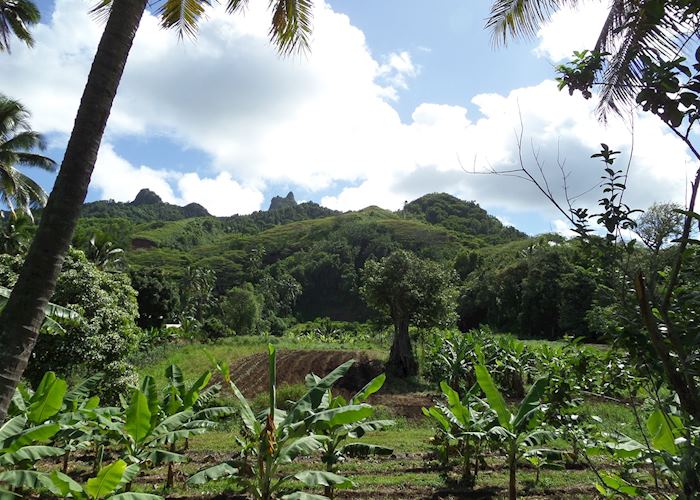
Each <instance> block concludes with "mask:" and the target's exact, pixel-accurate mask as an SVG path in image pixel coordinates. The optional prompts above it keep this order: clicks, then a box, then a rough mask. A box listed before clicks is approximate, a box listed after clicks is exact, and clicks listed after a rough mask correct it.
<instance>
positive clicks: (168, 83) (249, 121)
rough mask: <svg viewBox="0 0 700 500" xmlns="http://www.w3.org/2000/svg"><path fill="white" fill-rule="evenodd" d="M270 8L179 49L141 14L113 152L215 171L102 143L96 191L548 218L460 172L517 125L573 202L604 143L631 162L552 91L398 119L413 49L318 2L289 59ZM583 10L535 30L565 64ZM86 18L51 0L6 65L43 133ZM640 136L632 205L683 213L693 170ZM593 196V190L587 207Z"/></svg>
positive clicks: (64, 102)
mask: <svg viewBox="0 0 700 500" xmlns="http://www.w3.org/2000/svg"><path fill="white" fill-rule="evenodd" d="M265 4H266V2H251V5H250V9H249V10H248V11H247V13H246V15H245V16H235V17H232V16H229V15H226V14H225V12H223V9H222V8H216V9H211V10H209V12H208V18H207V20H206V21H204V22H203V23H202V25H201V30H200V35H199V38H198V40H197V41H196V42H195V43H192V42H188V41H185V42H178V40H177V37H176V36H175V34H174V33H172V32H165V31H162V30H161V29H160V28H159V26H158V23H157V20H156V19H155V18H154V17H153V16H152V15H150V14H147V15H145V16H144V19H143V21H142V25H141V28H140V30H139V32H138V34H137V37H136V42H135V45H134V48H133V50H132V54H131V57H130V60H129V63H128V65H127V68H126V72H125V75H124V78H123V81H122V85H121V87H120V91H119V94H118V96H117V100H116V103H115V107H114V109H113V112H112V115H111V118H110V123H109V128H108V136H107V140H108V141H109V140H110V139H111V138H114V137H116V136H119V138H120V139H124V138H129V137H130V136H135V137H140V136H147V137H148V136H153V135H165V136H167V137H168V138H169V139H170V140H171V141H174V142H176V143H177V144H178V145H180V146H182V147H185V148H187V147H189V148H196V149H198V150H201V151H204V152H205V153H207V154H208V155H209V157H210V158H211V164H210V165H201V166H200V167H202V168H203V169H206V172H207V174H206V175H203V174H202V173H201V172H202V171H200V172H199V173H196V172H195V169H194V168H193V169H192V172H191V173H188V174H183V173H180V172H174V171H168V170H157V169H153V168H149V167H147V166H139V167H136V166H134V165H131V164H129V163H128V162H126V161H125V160H123V159H122V158H120V157H119V155H118V154H117V153H116V152H115V151H114V149H113V148H112V147H110V146H109V145H105V146H103V148H102V151H101V153H100V161H99V162H98V167H97V170H96V172H95V176H94V182H93V185H94V187H96V188H98V189H99V190H100V192H101V193H102V195H103V196H104V197H107V198H115V199H120V200H130V199H133V197H134V196H135V194H136V192H138V190H139V189H140V188H143V187H150V188H151V189H154V190H155V191H156V192H158V194H160V196H161V197H163V198H164V199H166V200H168V201H173V202H198V203H201V204H202V205H204V206H205V207H207V208H208V209H209V210H210V211H212V212H213V213H217V214H222V215H229V214H231V213H233V212H235V211H240V212H249V211H251V210H255V209H257V208H260V205H261V203H262V198H263V197H262V194H261V192H262V191H263V190H264V189H265V187H266V186H267V185H269V184H272V183H274V184H277V185H289V186H290V187H292V188H296V187H297V186H298V187H301V188H303V189H305V190H308V191H311V192H314V191H316V192H320V191H326V192H330V193H331V194H330V195H328V196H326V197H325V198H324V199H323V200H322V201H323V203H325V204H327V205H329V206H331V207H333V208H337V209H341V210H348V209H357V208H363V207H364V206H367V205H371V204H376V205H380V206H382V207H386V208H393V209H396V208H400V207H401V206H402V205H403V202H404V201H405V200H411V199H413V198H415V197H416V196H420V195H422V194H424V193H426V192H431V191H448V192H451V193H452V194H455V195H457V196H461V197H463V198H466V199H473V200H477V201H478V202H479V203H481V204H482V205H484V206H485V207H487V208H489V209H492V208H503V209H505V210H508V211H509V213H516V212H519V211H520V212H522V211H525V210H527V211H530V212H532V211H537V210H539V211H541V212H542V214H543V217H545V218H546V219H548V220H553V219H555V218H556V217H557V215H556V214H555V213H554V212H553V211H552V210H551V207H549V206H548V205H547V203H546V202H545V201H544V200H543V198H542V196H541V195H540V194H539V193H538V192H537V190H536V189H535V188H534V187H533V186H531V185H529V184H527V183H524V182H523V181H520V180H518V179H513V178H509V177H492V176H478V175H469V174H467V173H465V172H464V171H463V170H462V167H464V168H466V169H471V168H472V167H474V168H476V169H481V170H483V169H484V168H488V167H489V166H492V167H495V168H512V167H513V166H516V165H517V158H518V151H517V148H516V146H515V135H516V133H517V132H518V129H519V126H520V125H519V124H520V121H521V118H522V122H523V123H524V126H525V135H524V157H525V159H526V161H527V162H528V164H530V165H532V154H531V148H532V147H534V148H536V149H538V150H539V151H540V158H541V159H542V160H543V161H545V166H544V169H545V171H546V172H547V173H548V175H549V176H550V177H549V178H550V179H553V181H552V182H553V189H554V190H555V191H556V190H559V189H560V186H559V184H560V182H559V181H558V180H557V179H558V177H557V176H558V175H559V174H558V172H559V171H558V167H557V166H556V163H555V160H556V158H557V153H558V152H559V153H560V156H561V157H562V158H566V160H567V168H568V169H570V170H571V171H572V175H571V177H570V183H571V187H572V190H573V191H584V190H586V189H588V188H589V187H590V186H591V185H593V184H595V183H596V182H597V181H598V178H599V175H600V171H601V170H600V168H599V166H598V163H597V162H596V161H594V160H591V159H589V157H590V155H591V153H593V152H595V151H596V149H597V145H598V143H600V142H603V141H605V142H608V143H609V144H610V145H611V146H612V147H615V148H616V149H623V150H624V151H629V144H630V132H629V130H628V127H626V126H625V124H624V123H622V122H611V124H610V125H609V126H608V127H607V128H604V127H603V126H601V125H600V124H599V123H597V122H596V121H595V118H594V116H593V114H592V110H593V107H594V103H593V102H592V101H585V100H584V99H582V98H580V97H570V96H568V95H567V94H566V93H562V92H559V91H557V89H556V85H555V83H554V82H552V81H545V82H542V83H541V84H539V85H534V86H530V87H526V88H519V89H514V90H512V91H511V92H509V93H507V94H505V95H502V94H495V93H492V94H481V95H478V96H474V97H473V98H472V100H471V103H472V104H473V106H474V107H475V108H476V109H477V111H478V112H477V113H475V114H470V113H469V112H468V110H467V105H468V103H467V102H463V103H431V102H424V103H422V104H419V105H418V106H416V108H415V109H414V111H413V113H412V114H411V116H410V119H409V120H408V121H402V120H401V117H400V115H399V114H398V113H397V111H396V109H395V108H394V107H393V105H392V104H393V100H392V99H395V98H397V97H398V95H399V93H400V92H401V91H403V90H404V88H405V87H406V86H408V82H409V81H410V79H411V78H417V77H420V68H419V67H418V66H417V65H416V64H415V63H414V62H413V60H412V58H411V54H410V53H408V52H401V51H397V52H394V53H391V54H388V55H386V56H385V57H382V56H378V57H375V56H373V55H372V53H371V51H370V50H369V48H368V47H367V44H366V40H365V36H364V34H363V32H362V31H361V30H359V29H358V28H356V27H355V26H353V25H352V24H351V22H350V19H349V18H348V17H347V16H345V15H343V14H340V13H337V12H334V11H333V10H332V9H331V8H330V7H329V6H328V5H327V4H325V3H323V2H322V1H320V2H317V4H316V10H315V16H314V35H313V42H312V45H313V46H312V50H311V52H310V54H309V55H308V56H299V57H294V58H290V59H281V58H280V57H278V55H277V54H276V53H275V51H274V50H273V49H272V48H271V47H270V45H269V43H268V40H267V29H268V16H267V13H266V12H265V10H264V6H265ZM586 5H588V4H586ZM590 5H591V7H584V8H583V10H581V11H580V12H578V13H574V14H572V13H570V12H566V11H563V12H562V13H560V14H557V16H555V18H554V20H553V22H552V23H551V24H550V25H548V26H546V27H544V28H543V30H542V32H541V33H540V45H539V50H540V51H541V53H542V54H546V55H547V56H548V57H551V58H553V59H558V58H560V57H563V56H565V55H568V54H569V53H570V51H571V50H573V49H575V48H581V47H582V46H586V45H587V41H586V40H587V39H585V36H589V35H590V32H595V29H593V30H591V29H590V25H589V21H588V20H589V19H590V20H593V19H594V18H595V19H597V17H596V16H600V12H601V10H600V5H603V4H601V3H600V2H593V3H591V4H590ZM261 6H262V7H261ZM603 6H604V5H603ZM88 8H89V4H88V3H86V2H85V1H83V0H57V3H56V12H55V13H54V15H53V17H52V19H51V21H50V23H49V24H47V25H42V26H40V28H39V29H38V30H37V31H36V39H37V45H36V48H35V49H34V50H33V51H29V50H27V49H24V48H22V47H21V46H19V45H17V49H16V50H15V51H14V52H13V54H12V56H11V57H7V56H6V55H0V63H1V64H2V65H3V71H2V72H1V73H0V88H2V89H3V91H4V92H7V93H8V94H10V95H12V96H14V97H17V98H20V99H21V100H23V101H24V102H25V104H26V105H27V106H28V107H29V108H30V109H32V110H33V111H34V124H35V126H36V127H37V128H38V129H40V130H42V131H45V132H50V131H53V132H61V133H68V132H69V131H70V129H71V128H72V123H73V117H74V114H75V110H76V108H77V105H78V100H79V97H80V93H81V91H82V87H83V85H84V82H85V78H86V75H87V71H88V69H89V67H90V63H91V58H92V55H93V53H94V50H95V47H96V44H97V41H98V38H99V34H100V30H101V26H100V25H97V24H95V23H94V22H93V21H91V20H90V19H89V17H88V15H87V13H86V12H87V10H88ZM584 20H585V22H584ZM591 22H593V21H591ZM584 28H585V29H584ZM569 43H570V44H571V47H569V46H568V45H567V44H569ZM37 61H42V64H37ZM6 68H7V69H6ZM635 131H636V135H637V139H636V146H635V162H634V167H633V170H632V178H631V180H630V193H629V195H628V198H627V200H628V201H629V203H630V205H632V206H641V207H645V206H647V205H649V204H651V203H652V202H653V201H665V200H674V201H681V202H682V201H683V193H684V183H685V177H686V176H685V173H686V170H687V169H690V168H693V165H694V164H693V163H692V162H691V161H690V158H689V157H688V155H687V154H686V152H685V150H684V148H683V146H682V145H681V144H680V143H679V142H678V141H677V140H676V139H675V138H673V137H672V136H671V135H670V134H668V133H666V132H665V130H664V129H663V127H662V126H661V125H660V122H659V121H658V120H657V119H656V118H654V117H651V116H643V117H640V118H638V119H637V120H636V126H635ZM120 143H123V141H120ZM620 164H621V165H622V162H621V163H620ZM596 199H597V193H592V194H589V195H588V196H587V197H584V198H583V199H582V202H583V203H585V204H588V205H591V204H594V203H595V201H596Z"/></svg>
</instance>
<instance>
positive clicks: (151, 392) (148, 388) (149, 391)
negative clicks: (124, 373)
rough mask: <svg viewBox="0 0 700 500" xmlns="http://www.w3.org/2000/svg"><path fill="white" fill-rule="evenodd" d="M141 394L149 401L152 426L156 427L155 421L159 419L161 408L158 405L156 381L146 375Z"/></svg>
mask: <svg viewBox="0 0 700 500" xmlns="http://www.w3.org/2000/svg"><path fill="white" fill-rule="evenodd" d="M141 392H143V395H144V396H146V401H148V410H149V411H150V412H151V425H154V424H155V422H154V419H155V418H157V416H158V412H159V410H160V406H159V404H158V387H157V386H156V380H155V379H154V378H153V377H151V376H150V375H146V376H145V377H144V378H143V381H142V382H141Z"/></svg>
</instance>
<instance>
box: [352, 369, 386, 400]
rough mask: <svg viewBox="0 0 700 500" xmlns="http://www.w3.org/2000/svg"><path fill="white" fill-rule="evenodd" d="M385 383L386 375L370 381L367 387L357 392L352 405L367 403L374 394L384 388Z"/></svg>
mask: <svg viewBox="0 0 700 500" xmlns="http://www.w3.org/2000/svg"><path fill="white" fill-rule="evenodd" d="M385 381H386V375H385V374H384V373H382V374H381V375H377V376H376V377H374V378H373V379H372V380H370V381H369V382H368V383H367V385H365V386H364V387H363V388H362V389H360V390H359V391H358V392H357V394H355V395H354V396H353V398H352V399H351V400H350V403H351V404H356V405H357V404H360V403H364V402H365V401H367V398H369V397H370V396H371V395H372V394H374V393H376V392H377V391H378V390H379V389H381V388H382V386H383V385H384V382H385Z"/></svg>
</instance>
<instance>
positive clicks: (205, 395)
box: [149, 365, 234, 488]
mask: <svg viewBox="0 0 700 500" xmlns="http://www.w3.org/2000/svg"><path fill="white" fill-rule="evenodd" d="M165 379H166V380H167V385H166V387H165V389H164V393H165V396H164V398H163V402H162V404H161V408H162V411H163V412H164V413H165V415H167V416H173V415H176V414H177V413H180V412H184V411H187V410H194V411H195V412H196V413H195V416H194V419H193V422H194V423H193V422H190V424H189V426H198V425H200V424H201V425H202V426H204V427H207V426H209V422H211V420H212V419H215V418H221V417H224V416H230V415H232V414H233V413H234V410H233V408H230V407H219V408H209V409H207V408H205V407H206V404H207V403H208V402H209V401H210V400H211V399H212V398H213V397H214V396H216V394H218V392H219V390H220V389H221V386H220V385H218V384H212V385H210V386H208V387H207V385H208V384H209V381H210V380H211V372H210V371H209V370H207V371H205V372H204V373H202V374H201V375H200V377H199V378H198V379H197V380H196V381H195V382H194V383H193V384H192V385H191V386H189V387H187V384H186V383H185V377H184V376H183V374H182V370H180V368H179V367H178V366H177V365H170V366H168V367H167V368H166V369H165ZM154 390H155V389H154V388H150V389H149V391H150V392H153V391H154ZM202 410H206V411H202ZM202 418H203V420H202ZM178 439H179V438H177V437H176V438H175V441H173V442H171V443H170V451H171V452H175V451H176V448H177V440H178ZM184 439H185V448H184V449H185V450H187V449H188V448H189V436H185V437H184ZM173 483H174V474H173V462H169V463H168V475H167V479H166V487H168V488H171V487H172V486H173Z"/></svg>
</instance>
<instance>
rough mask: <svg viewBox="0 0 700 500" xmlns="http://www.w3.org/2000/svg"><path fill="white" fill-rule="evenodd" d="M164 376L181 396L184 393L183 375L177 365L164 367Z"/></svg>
mask: <svg viewBox="0 0 700 500" xmlns="http://www.w3.org/2000/svg"><path fill="white" fill-rule="evenodd" d="M165 378H167V379H168V382H170V385H171V386H172V387H175V388H176V389H177V391H178V392H179V393H180V396H181V397H182V396H184V395H185V377H184V376H183V375H182V370H180V367H179V366H177V365H170V366H168V367H167V368H166V369H165Z"/></svg>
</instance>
